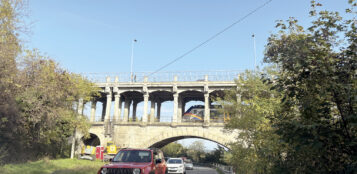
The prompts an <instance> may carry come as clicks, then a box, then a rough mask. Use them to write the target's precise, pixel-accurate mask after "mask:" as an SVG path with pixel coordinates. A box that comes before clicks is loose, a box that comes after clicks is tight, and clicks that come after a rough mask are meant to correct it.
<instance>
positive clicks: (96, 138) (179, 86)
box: [77, 74, 239, 148]
mask: <svg viewBox="0 0 357 174" xmlns="http://www.w3.org/2000/svg"><path fill="white" fill-rule="evenodd" d="M202 77H203V78H202V79H198V80H191V81H189V80H181V81H179V80H178V77H177V76H172V80H171V81H170V80H166V81H165V80H163V79H159V81H151V80H149V78H147V77H143V78H142V80H140V81H133V77H132V78H131V80H130V81H129V82H128V81H126V82H125V81H124V82H122V81H119V78H118V77H112V78H111V77H106V80H105V81H104V82H97V83H96V85H97V86H98V87H99V88H100V96H99V97H97V98H95V99H94V100H93V101H83V100H80V101H79V104H78V112H79V113H80V114H83V105H84V104H85V103H87V104H88V105H90V115H89V116H88V119H89V120H90V123H91V128H90V130H89V132H90V138H89V139H87V140H83V138H82V141H80V142H81V143H82V144H81V145H83V143H84V144H88V143H89V142H90V143H92V145H95V146H96V145H105V144H106V143H107V142H108V141H113V142H114V143H115V144H116V145H119V146H120V147H132V148H148V147H157V148H161V147H163V146H165V145H167V144H169V143H171V142H174V141H177V140H180V139H184V138H202V139H206V140H210V141H213V142H216V143H218V144H221V145H223V146H225V147H228V144H229V143H231V142H233V141H235V139H236V136H237V135H238V132H234V133H232V132H225V131H224V129H223V128H224V123H223V120H222V119H220V118H215V117H214V116H212V115H210V106H211V104H212V98H214V97H219V96H222V95H224V91H225V90H230V89H233V88H236V84H235V82H234V80H233V79H234V78H235V77H237V75H236V74H235V76H234V77H231V78H230V79H229V80H221V81H218V80H215V81H214V80H210V78H211V76H208V75H204V76H202ZM237 97H239V96H237ZM165 101H173V111H172V117H170V119H167V118H166V119H163V118H162V117H161V104H162V103H163V102H165ZM190 101H202V102H204V118H203V121H202V122H185V121H184V120H182V115H183V113H184V111H185V109H187V108H185V106H186V103H187V102H190ZM140 102H143V107H142V108H140V109H142V112H140V113H141V115H139V114H137V113H139V112H137V105H138V103H140ZM99 104H101V105H102V112H101V114H100V115H99V116H98V115H96V113H97V111H96V109H97V108H98V107H97V105H99ZM112 107H114V108H112ZM130 111H132V113H130ZM80 137H82V135H80V134H78V135H77V138H80Z"/></svg>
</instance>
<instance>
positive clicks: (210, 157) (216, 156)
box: [204, 145, 226, 164]
mask: <svg viewBox="0 0 357 174" xmlns="http://www.w3.org/2000/svg"><path fill="white" fill-rule="evenodd" d="M225 153H226V150H225V149H224V148H223V147H222V146H220V145H217V148H215V149H214V150H213V151H212V152H209V153H206V155H205V159H204V162H205V163H219V164H226V161H225V160H224V157H225Z"/></svg>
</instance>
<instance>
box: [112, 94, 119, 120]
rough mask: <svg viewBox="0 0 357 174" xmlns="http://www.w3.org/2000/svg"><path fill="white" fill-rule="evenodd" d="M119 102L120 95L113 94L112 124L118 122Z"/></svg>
mask: <svg viewBox="0 0 357 174" xmlns="http://www.w3.org/2000/svg"><path fill="white" fill-rule="evenodd" d="M119 100H120V94H115V95H114V118H113V120H114V122H117V121H118V120H119Z"/></svg>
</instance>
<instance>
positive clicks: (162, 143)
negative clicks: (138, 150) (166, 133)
mask: <svg viewBox="0 0 357 174" xmlns="http://www.w3.org/2000/svg"><path fill="white" fill-rule="evenodd" d="M186 138H199V139H203V140H208V141H212V142H215V143H217V144H219V145H221V146H223V147H225V148H227V149H229V145H227V144H222V143H221V142H217V141H215V140H212V139H207V138H203V137H198V136H177V137H171V138H167V139H164V140H162V141H159V142H156V143H154V144H152V145H150V146H149V148H162V147H164V146H166V145H168V144H170V143H172V142H175V141H178V140H182V139H186Z"/></svg>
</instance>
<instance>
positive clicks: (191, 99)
mask: <svg viewBox="0 0 357 174" xmlns="http://www.w3.org/2000/svg"><path fill="white" fill-rule="evenodd" d="M179 98H180V99H179V102H182V104H181V111H180V116H181V120H182V122H203V118H204V94H203V93H202V92H199V91H185V92H182V93H180V97H179Z"/></svg>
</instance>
